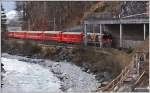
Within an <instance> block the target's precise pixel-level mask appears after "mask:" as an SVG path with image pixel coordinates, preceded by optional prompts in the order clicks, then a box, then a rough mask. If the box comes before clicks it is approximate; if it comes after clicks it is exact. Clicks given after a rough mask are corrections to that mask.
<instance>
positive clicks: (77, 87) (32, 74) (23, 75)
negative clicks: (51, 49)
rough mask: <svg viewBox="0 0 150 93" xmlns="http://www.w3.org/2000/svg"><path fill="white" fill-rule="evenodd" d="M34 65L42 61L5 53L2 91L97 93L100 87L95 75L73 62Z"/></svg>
mask: <svg viewBox="0 0 150 93" xmlns="http://www.w3.org/2000/svg"><path fill="white" fill-rule="evenodd" d="M33 61H36V62H37V63H38V62H40V59H28V58H26V57H21V56H16V55H9V54H4V53H3V54H2V63H3V64H4V69H5V70H6V73H5V74H4V79H3V83H4V85H3V88H2V90H3V91H6V92H7V91H12V92H16V91H17V92H18V91H19V92H20V91H23V92H62V91H65V92H90V91H94V90H96V89H97V87H98V85H99V84H98V81H97V80H96V79H95V76H94V75H93V74H89V73H87V72H84V71H82V69H81V68H80V67H78V66H76V65H74V64H73V63H71V62H54V61H51V60H43V62H40V63H39V64H40V65H39V64H35V63H31V62H33ZM60 78H61V79H60ZM60 80H61V81H60ZM20 93H21V92H20Z"/></svg>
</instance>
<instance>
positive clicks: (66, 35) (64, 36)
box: [6, 31, 83, 43]
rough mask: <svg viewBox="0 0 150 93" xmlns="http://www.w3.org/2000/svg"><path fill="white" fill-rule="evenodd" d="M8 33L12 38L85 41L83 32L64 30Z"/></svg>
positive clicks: (70, 41)
mask: <svg viewBox="0 0 150 93" xmlns="http://www.w3.org/2000/svg"><path fill="white" fill-rule="evenodd" d="M6 35H7V36H8V37H10V38H17V39H31V40H46V41H56V42H67V43H78V42H82V41H83V33H82V32H62V31H9V32H7V33H6Z"/></svg>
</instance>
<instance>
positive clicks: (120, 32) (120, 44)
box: [120, 24, 122, 48]
mask: <svg viewBox="0 0 150 93" xmlns="http://www.w3.org/2000/svg"><path fill="white" fill-rule="evenodd" d="M121 47H122V24H120V48H121Z"/></svg>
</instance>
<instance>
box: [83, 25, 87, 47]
mask: <svg viewBox="0 0 150 93" xmlns="http://www.w3.org/2000/svg"><path fill="white" fill-rule="evenodd" d="M84 45H85V46H87V29H86V24H84Z"/></svg>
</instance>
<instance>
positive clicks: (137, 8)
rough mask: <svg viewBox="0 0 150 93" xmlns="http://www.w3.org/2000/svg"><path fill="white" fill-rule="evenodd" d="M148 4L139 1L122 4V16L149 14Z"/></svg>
mask: <svg viewBox="0 0 150 93" xmlns="http://www.w3.org/2000/svg"><path fill="white" fill-rule="evenodd" d="M146 3H148V2H143V1H137V2H133V1H132V2H131V1H126V2H124V3H123V4H122V7H121V8H122V12H121V14H122V16H128V15H134V14H141V13H146V12H147V4H146Z"/></svg>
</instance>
